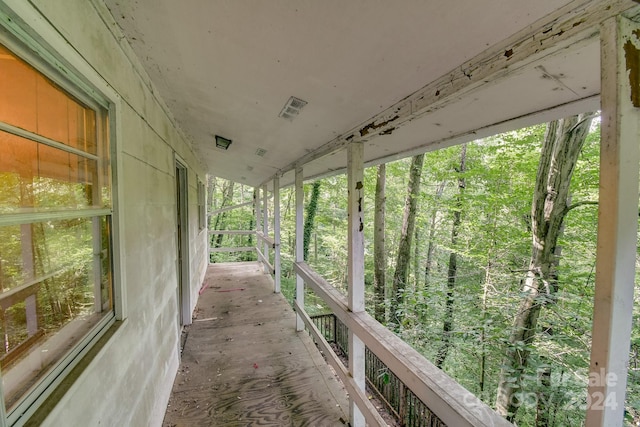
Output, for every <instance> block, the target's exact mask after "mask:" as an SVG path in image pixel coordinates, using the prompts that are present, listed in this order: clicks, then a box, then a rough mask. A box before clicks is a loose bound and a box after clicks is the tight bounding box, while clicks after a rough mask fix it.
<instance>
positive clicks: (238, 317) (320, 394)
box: [163, 263, 349, 427]
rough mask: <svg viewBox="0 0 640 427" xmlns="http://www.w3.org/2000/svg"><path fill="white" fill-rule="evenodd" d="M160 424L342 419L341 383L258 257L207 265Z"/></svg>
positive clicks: (220, 426) (337, 422) (330, 422)
mask: <svg viewBox="0 0 640 427" xmlns="http://www.w3.org/2000/svg"><path fill="white" fill-rule="evenodd" d="M205 283H206V286H207V287H206V289H205V290H204V291H203V292H202V295H201V296H200V299H199V302H198V305H197V308H196V311H195V314H194V321H193V324H192V325H191V326H189V327H188V329H187V330H186V341H185V343H184V349H183V354H182V362H181V364H180V369H179V372H178V375H177V377H176V379H175V383H174V385H173V390H172V392H171V398H170V401H169V407H168V408H167V413H166V415H165V419H164V424H163V426H164V427H187V426H188V427H192V426H193V427H195V426H216V427H224V426H296V427H297V426H344V425H345V424H346V423H347V420H348V418H349V417H348V414H349V412H348V403H347V397H346V393H345V391H344V389H343V387H342V384H341V383H340V382H339V380H338V379H337V378H336V376H335V374H334V373H333V372H332V371H331V370H330V368H329V367H328V365H327V364H326V363H325V361H324V360H323V359H322V356H321V355H320V353H319V352H318V350H317V349H316V348H315V345H314V344H313V342H312V341H311V339H310V338H309V336H308V335H307V334H306V333H296V332H295V314H294V312H293V310H292V309H291V307H290V306H289V304H288V303H287V302H286V301H285V299H284V298H283V297H282V295H280V294H274V293H273V283H272V281H271V278H270V277H269V276H267V275H265V274H264V273H263V272H262V268H261V267H260V265H259V264H257V263H228V264H214V265H211V266H209V269H208V271H207V275H206V278H205Z"/></svg>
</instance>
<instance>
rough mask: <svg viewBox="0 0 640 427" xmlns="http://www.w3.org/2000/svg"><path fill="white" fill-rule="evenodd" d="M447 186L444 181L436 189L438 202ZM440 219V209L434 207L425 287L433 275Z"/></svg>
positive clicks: (425, 268) (425, 266)
mask: <svg viewBox="0 0 640 427" xmlns="http://www.w3.org/2000/svg"><path fill="white" fill-rule="evenodd" d="M445 185H447V181H442V182H441V183H440V184H438V187H437V188H436V195H435V200H434V201H436V202H437V201H438V200H439V199H440V198H441V197H442V192H443V191H444V187H445ZM437 219H438V207H437V206H434V207H433V208H432V210H431V220H430V222H429V238H428V240H427V242H428V243H427V260H426V261H425V264H424V287H425V289H426V288H427V287H428V286H429V277H430V275H431V269H432V268H433V252H434V250H435V236H436V220H437Z"/></svg>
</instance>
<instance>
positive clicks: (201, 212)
mask: <svg viewBox="0 0 640 427" xmlns="http://www.w3.org/2000/svg"><path fill="white" fill-rule="evenodd" d="M206 197H207V196H206V194H205V187H204V183H202V182H200V180H198V229H199V230H200V231H202V230H204V228H205V227H206V226H207V208H206Z"/></svg>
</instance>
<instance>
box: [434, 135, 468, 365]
mask: <svg viewBox="0 0 640 427" xmlns="http://www.w3.org/2000/svg"><path fill="white" fill-rule="evenodd" d="M466 163H467V144H464V145H462V151H461V153H460V167H459V168H458V169H457V173H458V195H457V196H456V201H455V208H454V211H453V225H452V227H451V252H450V253H449V267H448V270H447V271H448V273H447V296H446V300H445V312H444V320H443V323H442V345H441V346H440V348H439V349H438V353H437V354H436V359H435V365H436V366H437V367H438V368H442V365H443V364H444V361H445V360H446V358H447V354H448V353H449V348H450V347H451V331H452V330H453V304H454V303H455V298H454V290H455V286H456V274H457V272H458V267H457V265H458V254H457V252H456V245H457V244H458V233H459V228H460V223H461V222H462V195H463V193H464V189H465V185H466V183H465V179H464V173H465V170H466Z"/></svg>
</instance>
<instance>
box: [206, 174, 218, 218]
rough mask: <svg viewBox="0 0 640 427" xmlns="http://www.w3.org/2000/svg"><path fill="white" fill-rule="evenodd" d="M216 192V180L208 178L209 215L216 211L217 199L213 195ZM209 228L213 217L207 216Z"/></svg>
mask: <svg viewBox="0 0 640 427" xmlns="http://www.w3.org/2000/svg"><path fill="white" fill-rule="evenodd" d="M215 190H216V179H215V177H212V176H208V179H207V204H208V206H207V213H209V212H211V211H213V210H215V209H216V208H215V199H214V197H213V194H214V193H215ZM207 227H211V216H207Z"/></svg>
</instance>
